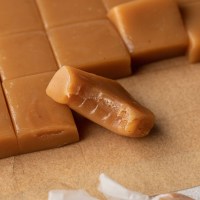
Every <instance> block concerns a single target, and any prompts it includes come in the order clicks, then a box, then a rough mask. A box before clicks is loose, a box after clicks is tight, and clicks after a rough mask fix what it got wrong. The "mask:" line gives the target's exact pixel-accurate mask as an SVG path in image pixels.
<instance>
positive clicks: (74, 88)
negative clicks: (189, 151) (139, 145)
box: [46, 67, 154, 137]
mask: <svg viewBox="0 0 200 200" xmlns="http://www.w3.org/2000/svg"><path fill="white" fill-rule="evenodd" d="M46 92H47V95H49V96H50V97H51V98H52V99H54V100H55V101H56V102H58V103H62V104H67V105H68V106H69V107H70V108H71V109H73V110H75V111H76V112H78V113H80V114H81V115H83V116H85V117H86V118H88V119H90V120H91V121H93V122H96V123H97V124H100V125H101V126H103V127H105V128H107V129H109V130H111V131H113V132H115V133H117V134H119V135H123V136H128V137H142V136H145V135H147V134H148V133H149V131H150V129H151V128H152V127H153V124H154V115H153V113H152V112H151V111H149V110H148V109H146V108H144V107H142V106H141V105H139V104H138V103H137V102H136V101H135V100H134V99H133V98H132V97H131V96H130V95H129V94H128V92H127V91H126V90H125V89H124V88H123V87H122V86H121V85H120V84H119V83H118V82H116V81H114V80H111V79H107V78H104V77H100V76H97V75H94V74H91V73H88V72H84V71H81V70H78V69H76V68H73V67H62V68H61V69H60V70H59V71H57V72H56V74H55V75H54V77H53V78H52V80H51V81H50V83H49V85H48V87H47V90H46Z"/></svg>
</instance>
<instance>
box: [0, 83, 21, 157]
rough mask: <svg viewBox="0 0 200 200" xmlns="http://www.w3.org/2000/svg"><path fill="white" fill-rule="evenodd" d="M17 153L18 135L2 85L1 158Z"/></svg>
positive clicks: (0, 95)
mask: <svg viewBox="0 0 200 200" xmlns="http://www.w3.org/2000/svg"><path fill="white" fill-rule="evenodd" d="M17 154H19V148H18V143H17V137H16V135H15V132H14V129H13V126H12V123H11V118H10V116H9V113H8V109H7V106H6V102H5V99H4V95H3V91H2V87H1V85H0V158H6V157H9V156H14V155H17Z"/></svg>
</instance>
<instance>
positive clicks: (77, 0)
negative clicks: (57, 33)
mask: <svg viewBox="0 0 200 200" xmlns="http://www.w3.org/2000/svg"><path fill="white" fill-rule="evenodd" d="M36 2H37V4H38V7H39V9H40V12H41V15H42V18H43V21H44V24H45V27H46V28H52V27H55V26H60V25H66V24H72V23H77V22H82V21H89V20H97V19H102V18H106V9H105V7H104V5H103V3H102V0H36Z"/></svg>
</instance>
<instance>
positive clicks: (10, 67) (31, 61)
mask: <svg viewBox="0 0 200 200" xmlns="http://www.w3.org/2000/svg"><path fill="white" fill-rule="evenodd" d="M56 69H57V63H56V60H55V57H54V55H53V51H52V49H51V46H50V43H49V41H48V39H47V36H46V34H45V32H43V31H36V32H26V33H19V34H15V35H8V36H4V37H0V73H1V78H2V80H6V79H13V78H17V77H21V76H26V75H32V74H37V73H42V72H48V71H53V70H56Z"/></svg>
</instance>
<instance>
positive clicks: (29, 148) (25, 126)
mask: <svg viewBox="0 0 200 200" xmlns="http://www.w3.org/2000/svg"><path fill="white" fill-rule="evenodd" d="M53 74H54V72H48V73H43V74H38V75H33V76H27V77H22V78H18V79H14V80H6V81H4V83H3V86H4V89H5V93H6V97H7V100H8V105H9V108H10V111H11V116H12V120H13V123H14V127H15V131H16V134H17V137H18V142H19V147H20V151H21V153H27V152H33V151H38V150H43V149H49V148H54V147H60V146H63V145H66V144H69V143H73V142H76V141H78V140H79V136H78V133H77V128H76V125H75V123H74V119H73V116H72V113H71V111H70V109H69V108H68V107H67V106H63V105H59V104H57V103H55V102H54V101H53V100H52V99H50V98H49V97H48V96H47V95H46V93H45V89H46V87H47V85H48V82H49V81H50V79H51V78H52V76H53Z"/></svg>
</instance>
